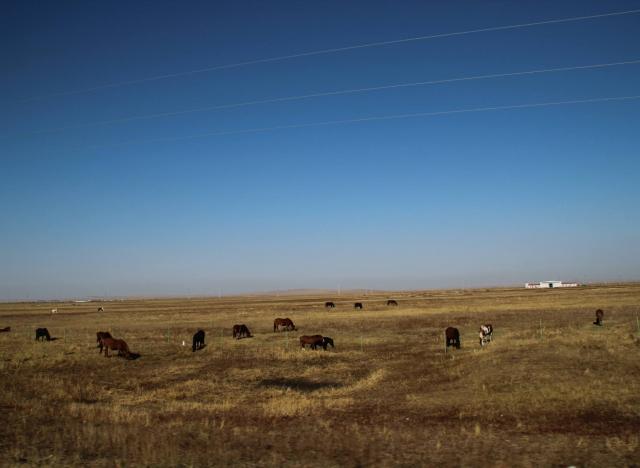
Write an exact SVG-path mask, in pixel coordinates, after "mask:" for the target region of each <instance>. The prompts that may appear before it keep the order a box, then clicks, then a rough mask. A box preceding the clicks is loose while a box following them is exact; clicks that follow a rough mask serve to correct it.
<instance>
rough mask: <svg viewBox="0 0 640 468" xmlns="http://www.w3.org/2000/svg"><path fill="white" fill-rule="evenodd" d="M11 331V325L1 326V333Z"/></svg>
mask: <svg viewBox="0 0 640 468" xmlns="http://www.w3.org/2000/svg"><path fill="white" fill-rule="evenodd" d="M10 331H11V327H4V328H0V333H7V332H10Z"/></svg>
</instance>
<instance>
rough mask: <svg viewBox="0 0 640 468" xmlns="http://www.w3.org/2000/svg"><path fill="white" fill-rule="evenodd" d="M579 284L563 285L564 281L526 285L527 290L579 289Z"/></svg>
mask: <svg viewBox="0 0 640 468" xmlns="http://www.w3.org/2000/svg"><path fill="white" fill-rule="evenodd" d="M578 286H580V285H579V284H578V283H563V282H562V281H539V282H537V283H525V284H524V287H525V288H527V289H534V288H577V287H578Z"/></svg>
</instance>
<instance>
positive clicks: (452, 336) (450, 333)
mask: <svg viewBox="0 0 640 468" xmlns="http://www.w3.org/2000/svg"><path fill="white" fill-rule="evenodd" d="M444 336H445V340H446V342H447V346H446V348H448V347H449V346H455V347H456V349H460V332H459V331H458V329H457V328H453V327H447V329H446V330H445V331H444ZM446 348H445V349H446Z"/></svg>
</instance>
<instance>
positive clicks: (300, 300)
mask: <svg viewBox="0 0 640 468" xmlns="http://www.w3.org/2000/svg"><path fill="white" fill-rule="evenodd" d="M388 297H393V298H395V299H397V300H398V303H399V307H387V306H386V300H387V299H388ZM326 300H334V301H335V302H336V306H337V307H336V308H335V309H328V310H327V309H325V306H324V303H325V301H326ZM356 300H357V301H361V302H363V304H364V308H363V310H357V311H356V310H354V308H353V304H354V301H356ZM100 305H102V304H100ZM104 306H105V311H104V312H97V307H98V304H96V303H86V304H76V305H73V304H72V303H55V304H51V303H18V304H0V327H4V326H11V332H9V333H3V334H0V375H1V380H0V381H1V385H2V392H0V417H1V418H2V424H0V460H2V462H3V464H5V465H15V464H18V463H27V464H31V465H51V466H54V465H55V466H60V465H78V466H86V465H92V466H136V465H161V466H162V465H198V466H200V465H234V466H235V465H241V466H242V465H245V466H246V465H259V466H266V465H278V466H356V465H376V466H379V465H406V466H415V465H420V464H423V465H424V464H427V465H437V466H443V465H484V464H488V465H492V466H514V465H519V466H522V465H525V466H539V465H565V466H566V465H583V466H585V465H586V466H611V465H631V464H637V463H638V462H639V461H640V436H639V435H638V434H639V433H640V431H639V430H640V359H639V358H640V336H639V335H638V328H637V327H638V325H637V314H638V311H639V310H640V285H634V284H631V285H603V286H598V287H586V288H577V289H566V290H524V289H488V290H449V291H428V292H407V293H395V292H394V293H393V294H390V295H382V294H380V295H368V296H352V295H347V294H343V295H342V296H340V297H325V296H323V297H313V296H286V295H285V296H280V297H255V296H254V297H233V298H222V299H217V298H207V299H172V300H126V301H113V302H108V303H105V304H104ZM54 307H55V308H57V309H58V313H57V314H55V315H53V316H52V315H51V313H50V310H51V309H52V308H54ZM598 308H602V309H603V310H604V311H605V316H604V326H603V327H596V326H594V325H593V324H592V323H593V321H594V318H595V316H594V313H595V310H596V309H598ZM275 317H290V318H292V319H293V321H294V322H295V324H296V326H297V327H298V331H296V332H284V333H282V332H281V333H273V331H272V330H273V319H274V318H275ZM485 322H486V323H492V324H493V326H494V328H495V332H494V341H493V342H492V343H490V344H489V345H488V346H486V347H485V348H484V349H480V347H479V344H478V335H477V334H478V327H479V325H480V324H481V323H485ZM234 323H246V324H247V325H248V326H249V328H250V329H251V331H252V333H253V334H254V337H253V338H248V339H242V340H234V339H232V337H231V326H232V325H233V324H234ZM449 325H452V326H456V327H457V328H458V329H459V330H460V332H461V338H462V349H460V350H455V349H451V348H450V349H449V351H448V352H447V354H446V355H445V353H444V341H443V340H444V337H443V331H444V329H445V328H446V327H447V326H449ZM37 327H47V328H48V329H49V331H50V332H51V335H52V336H54V337H58V338H59V339H58V340H56V341H52V342H44V343H43V342H35V340H34V338H35V334H34V333H35V328H37ZM198 328H202V329H204V330H206V333H207V337H206V343H207V346H206V347H205V348H204V349H203V350H200V351H197V352H195V353H193V352H192V350H191V345H190V344H191V336H192V335H193V333H194V332H195V331H196V330H197V329H198ZM98 330H105V331H106V330H109V331H110V332H111V333H112V334H113V335H114V336H115V337H119V338H124V339H125V340H126V341H127V343H128V344H129V347H130V348H131V350H132V351H134V352H138V353H140V354H141V358H140V359H137V360H125V359H122V358H117V357H112V358H109V359H106V358H104V357H103V356H101V355H98V351H97V348H96V342H95V333H96V331H98ZM316 333H318V334H323V335H327V336H331V337H333V338H334V339H335V342H336V348H335V349H331V348H330V349H331V350H330V351H327V352H324V351H322V350H319V351H315V352H314V351H311V350H304V351H303V350H301V349H300V346H299V343H298V341H297V337H298V336H299V335H303V334H316ZM183 340H184V341H185V342H186V346H184V347H183V346H182V342H183Z"/></svg>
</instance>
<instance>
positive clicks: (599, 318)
mask: <svg viewBox="0 0 640 468" xmlns="http://www.w3.org/2000/svg"><path fill="white" fill-rule="evenodd" d="M603 318H604V312H603V310H602V309H598V310H596V321H595V322H593V324H594V325H598V326H600V327H601V326H602V319H603Z"/></svg>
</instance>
